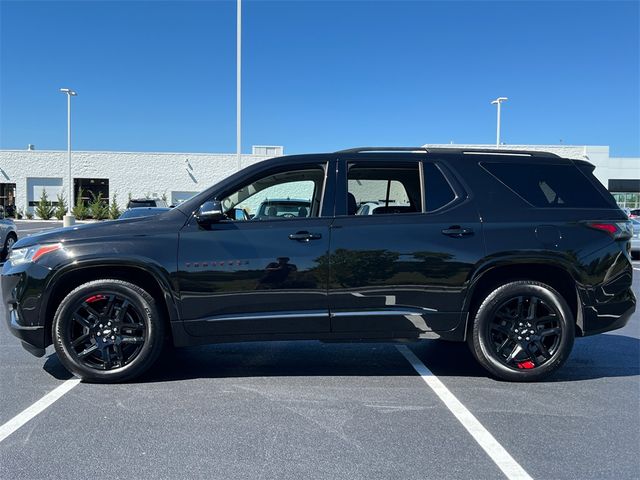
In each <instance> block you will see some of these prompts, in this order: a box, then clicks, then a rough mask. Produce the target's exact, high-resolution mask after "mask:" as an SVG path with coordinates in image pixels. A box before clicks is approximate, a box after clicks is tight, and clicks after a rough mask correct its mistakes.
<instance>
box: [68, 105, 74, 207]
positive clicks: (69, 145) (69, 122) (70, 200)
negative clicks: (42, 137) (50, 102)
mask: <svg viewBox="0 0 640 480" xmlns="http://www.w3.org/2000/svg"><path fill="white" fill-rule="evenodd" d="M67 165H68V166H69V202H68V203H67V206H68V208H67V215H68V216H71V210H73V183H72V182H73V180H72V179H71V95H69V94H67Z"/></svg>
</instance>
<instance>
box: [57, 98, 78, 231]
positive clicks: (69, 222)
mask: <svg viewBox="0 0 640 480" xmlns="http://www.w3.org/2000/svg"><path fill="white" fill-rule="evenodd" d="M60 92H62V93H64V94H65V95H66V96H67V166H68V167H69V194H68V197H69V198H68V200H69V202H68V203H67V205H68V208H67V214H66V215H65V216H64V219H63V225H64V226H65V227H70V226H71V225H73V224H74V223H76V219H75V217H74V216H73V213H72V210H73V177H72V176H71V97H75V96H76V95H77V93H76V92H74V91H73V90H71V89H70V88H61V89H60Z"/></svg>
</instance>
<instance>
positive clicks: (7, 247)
mask: <svg viewBox="0 0 640 480" xmlns="http://www.w3.org/2000/svg"><path fill="white" fill-rule="evenodd" d="M16 241H18V237H16V235H15V234H14V233H10V234H8V235H7V238H6V239H5V241H4V245H3V247H2V252H1V253H0V257H1V259H2V260H3V261H4V260H6V259H7V258H9V254H10V253H11V249H12V248H13V244H14V243H16Z"/></svg>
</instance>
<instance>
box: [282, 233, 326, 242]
mask: <svg viewBox="0 0 640 480" xmlns="http://www.w3.org/2000/svg"><path fill="white" fill-rule="evenodd" d="M321 238H322V234H320V233H309V232H296V233H292V234H290V235H289V240H297V241H299V242H308V241H309V240H319V239H321Z"/></svg>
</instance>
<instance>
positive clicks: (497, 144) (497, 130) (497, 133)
mask: <svg viewBox="0 0 640 480" xmlns="http://www.w3.org/2000/svg"><path fill="white" fill-rule="evenodd" d="M500 103H502V102H498V121H497V124H496V147H499V146H500Z"/></svg>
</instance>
